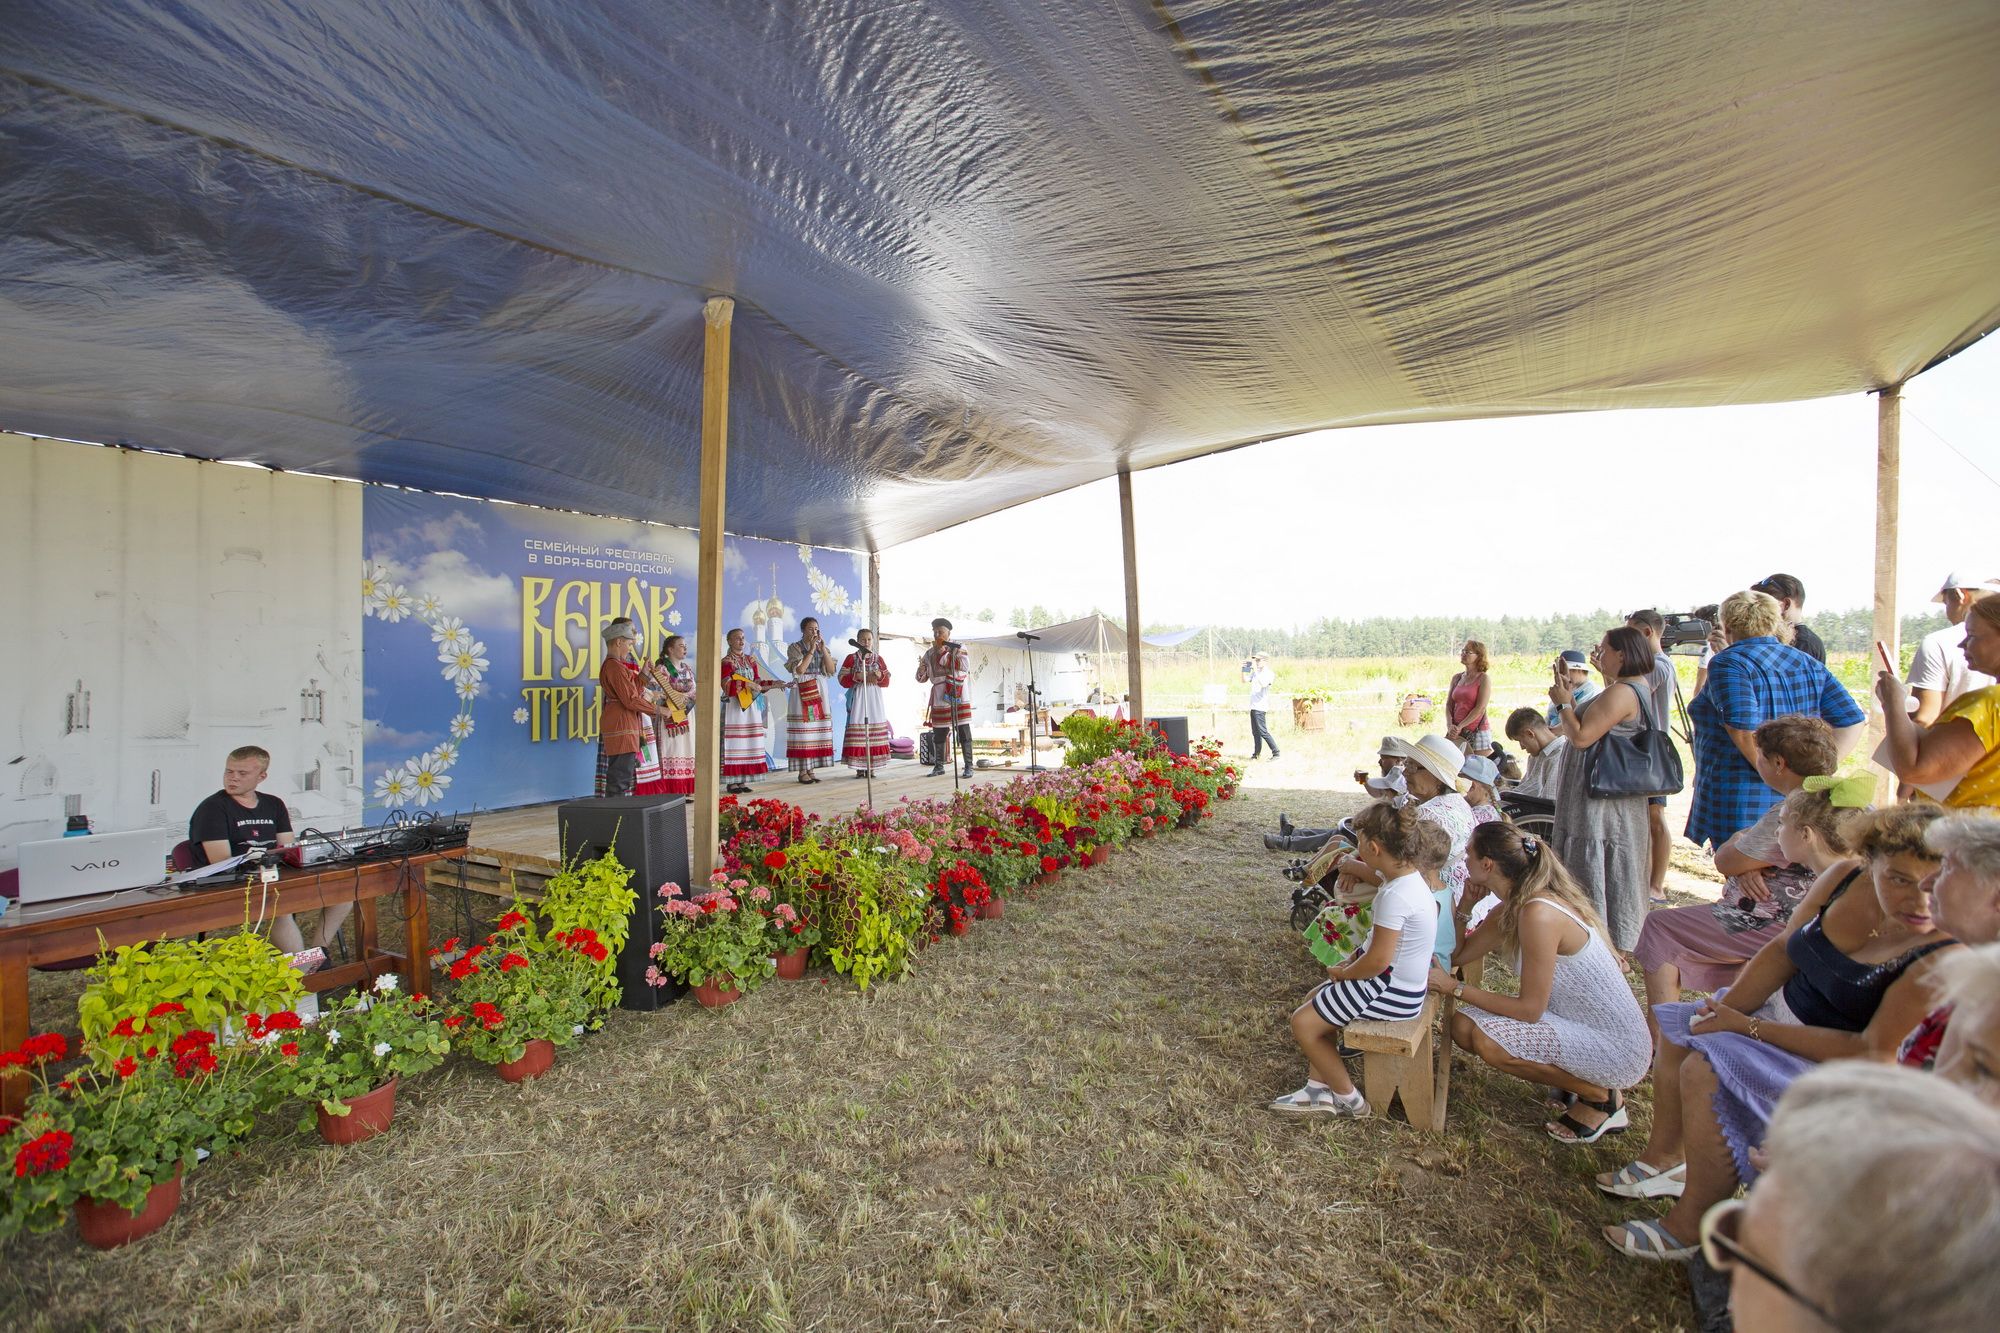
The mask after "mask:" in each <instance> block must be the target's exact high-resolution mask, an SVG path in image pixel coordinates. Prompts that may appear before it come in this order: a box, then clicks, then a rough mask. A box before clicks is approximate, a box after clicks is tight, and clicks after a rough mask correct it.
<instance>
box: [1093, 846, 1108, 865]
mask: <svg viewBox="0 0 2000 1333" xmlns="http://www.w3.org/2000/svg"><path fill="white" fill-rule="evenodd" d="M1110 859H1111V846H1110V844H1108V843H1099V844H1098V845H1097V846H1095V847H1093V848H1091V849H1090V863H1091V864H1092V865H1094V866H1101V865H1103V864H1104V863H1105V862H1106V861H1109V860H1110Z"/></svg>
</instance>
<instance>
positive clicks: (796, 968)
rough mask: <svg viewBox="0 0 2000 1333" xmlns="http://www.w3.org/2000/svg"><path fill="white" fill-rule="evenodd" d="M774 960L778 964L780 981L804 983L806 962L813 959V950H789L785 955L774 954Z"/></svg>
mask: <svg viewBox="0 0 2000 1333" xmlns="http://www.w3.org/2000/svg"><path fill="white" fill-rule="evenodd" d="M771 957H772V958H774V959H776V960H777V963H778V980H780V981H804V980H805V979H806V962H807V960H808V959H810V958H811V957H812V950H811V949H789V950H787V951H785V952H784V953H774V954H772V955H771Z"/></svg>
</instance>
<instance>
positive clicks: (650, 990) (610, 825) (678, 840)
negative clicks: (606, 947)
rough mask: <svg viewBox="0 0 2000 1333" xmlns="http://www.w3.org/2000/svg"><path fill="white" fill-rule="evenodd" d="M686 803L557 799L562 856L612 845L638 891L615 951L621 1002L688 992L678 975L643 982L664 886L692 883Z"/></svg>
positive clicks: (588, 856) (641, 1005)
mask: <svg viewBox="0 0 2000 1333" xmlns="http://www.w3.org/2000/svg"><path fill="white" fill-rule="evenodd" d="M686 807H687V798H686V797H684V796H601V797H595V798H592V799H590V800H582V801H565V802H564V803H563V804H562V805H560V806H558V807H556V830H557V833H558V836H559V838H560V844H559V845H560V846H561V847H562V856H563V860H564V861H565V862H569V861H572V860H584V861H589V860H593V859H595V858H596V857H598V856H601V855H603V854H604V852H605V851H606V849H609V850H611V851H614V852H616V853H618V859H619V861H621V862H623V863H624V865H625V867H626V869H628V870H630V871H632V872H633V873H632V888H633V889H634V891H636V892H637V893H638V895H639V898H638V901H637V902H635V903H634V904H633V905H632V920H631V924H630V927H629V928H628V929H627V931H626V934H625V947H624V948H623V949H621V950H620V951H619V953H618V968H617V976H618V990H619V999H618V1007H619V1008H621V1009H637V1010H641V1011H644V1012H650V1011H652V1010H654V1009H658V1008H660V1007H661V1006H662V1005H666V1004H671V1003H672V1002H673V1001H675V1000H678V999H679V998H680V997H681V996H683V995H685V994H686V993H687V987H686V986H684V985H682V984H681V983H680V982H678V981H669V982H668V983H667V984H666V985H664V986H661V987H657V988H655V987H652V986H649V985H647V984H646V969H647V968H648V967H650V966H651V965H652V961H653V957H652V950H653V946H654V945H655V944H657V943H658V942H659V939H660V899H659V892H660V886H661V885H662V884H668V883H672V884H678V885H680V886H681V887H682V888H690V887H691V886H689V884H688V877H689V875H690V874H692V873H693V872H692V869H691V862H690V860H689V857H688V838H687V809H686Z"/></svg>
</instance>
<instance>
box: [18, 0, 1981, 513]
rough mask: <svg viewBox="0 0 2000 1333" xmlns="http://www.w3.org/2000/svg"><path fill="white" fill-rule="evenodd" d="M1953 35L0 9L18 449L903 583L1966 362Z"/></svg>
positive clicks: (1162, 5) (241, 1) (744, 11)
mask: <svg viewBox="0 0 2000 1333" xmlns="http://www.w3.org/2000/svg"><path fill="white" fill-rule="evenodd" d="M1996 68H2000V6H1996V5H1995V4H1994V3H1993V2H1992V0H1930V2H1929V3H1925V4H1884V3H1882V2H1881V0H1827V3H1824V4H1818V5H1813V6H1808V7H1800V6H1798V5H1795V4H1791V3H1777V2H1776V0H1690V2H1689V3H1685V4H1677V5H1661V4H1657V3H1649V2H1648V0H1574V2H1572V3H1563V4H1519V3H1503V2H1500V0H1488V2H1487V3H1468V2H1467V0H1367V2H1366V3H1360V2H1359V0H1354V2H1351V3H1328V2H1325V0H1322V2H1320V3H1310V2H1307V0H1300V2H1299V3H1291V4H1268V5H1255V6H1244V5H1214V4H1205V3H1204V4H1194V3H1186V2H1184V0H1150V3H1142V0H1109V2H1108V3H1103V4H1046V3H1042V2H1041V0H929V2H928V3H909V4H896V5H883V4H880V3H878V2H877V0H821V2H819V3H814V4H810V5H716V4H713V3H710V2H709V0H626V2H624V3H620V2H618V0H594V2H593V0H567V2H566V3H563V4H558V5H530V6H521V5H505V4H471V3H458V4H434V3H429V2H428V0H344V2H343V3H342V4H339V5H325V4H314V3H307V2H306V0H290V2H289V3H287V2H286V0H234V2H233V3H232V2H230V0H202V2H201V3H172V2H170V0H93V2H92V3H90V4H75V3H68V2H65V0H15V3H11V4H8V5H6V6H4V7H0V181H4V184H3V185H0V238H4V239H0V354H4V361H5V364H6V366H7V372H6V374H5V375H4V376H0V428H11V429H15V430H23V431H30V432H37V433H44V434H54V435H62V436H70V437H78V438H85V439H96V440H103V441H114V442H115V441H129V442H132V443H135V444H139V445H144V446H150V447H158V448H163V449H170V450H179V451H184V452H187V453H190V454H195V455H198V456H203V457H217V458H231V459H242V460H249V461H254V462H259V463H264V464H268V465H270V466H274V467H282V468H288V469H304V470H313V471H319V472H325V473H332V474H336V475H343V476H351V477H357V478H361V479H363V480H369V481H379V482H389V483H396V484H402V485H410V486H417V487H424V488H430V489H442V490H452V491H461V492H467V493H470V494H475V495H479V496H483V497H488V498H496V499H502V500H511V501H520V502H526V503H532V504H541V505H548V506H554V507H561V508H574V509H581V510H586V511H593V512H600V513H607V514H615V515H621V516H630V517H637V518H646V519H654V520H659V521H664V522H671V523H681V524H691V523H693V522H694V521H695V520H696V517H697V514H696V496H697V490H698V485H697V483H698V474H697V464H698V453H699V442H698V441H699V410H700V380H701V355H702V353H701V349H702V327H703V325H702V317H701V306H702V303H703V301H704V300H705V298H707V297H708V296H710V295H711V294H718V293H720V294H726V295H730V296H732V297H734V298H735V299H736V302H737V306H736V322H735V331H734V341H733V347H734V366H733V396H732V400H731V404H730V436H731V442H732V444H731V459H730V486H729V526H730V527H731V529H732V530H734V531H737V532H741V533H744V534H748V535H754V536H762V537H778V538H784V539H788V540H796V541H801V542H811V543H817V544H824V545H836V546H849V547H867V548H871V549H877V548H880V547H882V546H885V545H891V544H894V543H895V542H898V541H901V540H904V539H907V538H910V537H914V536H918V535H921V534H924V533H927V532H931V531H934V530H936V529H938V528H940V527H944V526H947V525H950V524H952V523H956V522H959V521H962V520H964V519H967V518H971V517H973V516H976V515H979V514H982V513H987V512H990V511H992V510H995V509H999V508H1003V507H1006V506H1008V505H1012V504H1016V503H1019V502H1021V501H1025V500H1028V499H1032V498H1034V497H1037V496H1041V495H1045V494H1048V493H1051V492H1053V491H1057V490H1061V489H1064V488H1067V487H1070V486H1074V485H1077V484H1080V483H1083V482H1087V481H1091V480H1094V479H1098V478H1102V477H1105V476H1108V475H1111V474H1112V473H1114V472H1115V471H1117V470H1119V469H1120V468H1133V469H1137V468H1145V467H1152V466H1156V465H1159V464H1164V463H1169V462H1173V461H1175V460H1178V459H1185V458H1191V457H1194V456H1197V455H1200V454H1204V453H1208V452H1212V451H1215V450H1219V449H1226V448H1229V447H1231V446H1234V445H1239V444H1243V443H1247V442H1253V441H1256V440H1259V439H1264V438H1269V437H1272V436H1278V435H1283V434H1289V433H1295V432H1300V431H1307V430H1312V429H1315V428H1319V427H1331V426H1351V425H1361V424H1375V423H1384V422H1397V421H1423V420H1437V419H1444V418H1466V417H1482V416H1494V415H1501V414H1510V413H1526V412H1549V411H1569V410H1583V409H1599V408H1612V407H1643V406H1692V405H1706V404H1716V403H1731V402H1753V401H1771V400H1780V399H1792V398H1803V397H1810V396H1817V395H1824V394H1834V393H1841V392H1847V391H1853V390H1859V389H1866V388H1872V387H1879V386H1882V385H1885V384H1890V383H1895V382H1899V381H1901V380H1902V379H1904V378H1905V377H1907V376H1909V375H1911V374H1913V373H1914V372H1916V371H1918V370H1920V369H1922V368H1923V367H1924V366H1926V365H1927V364H1929V363H1931V362H1932V361H1934V360H1935V359H1936V358H1939V357H1941V356H1944V355H1947V354H1949V353H1951V352H1952V351H1954V350H1956V349H1958V348H1960V347H1963V346H1965V345H1966V344H1968V343H1969V342H1971V341H1973V340H1975V339H1976V338H1977V337H1978V336H1980V335H1981V334H1983V333H1984V332H1986V331H1987V330H1990V329H1991V328H1993V327H1994V326H1995V324H1996V323H2000V79H1996V78H1995V77H1994V75H1993V71H1994V70H1995V69H1996Z"/></svg>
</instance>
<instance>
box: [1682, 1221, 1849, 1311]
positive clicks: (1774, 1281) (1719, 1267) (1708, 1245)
mask: <svg viewBox="0 0 2000 1333" xmlns="http://www.w3.org/2000/svg"><path fill="white" fill-rule="evenodd" d="M1748 1207H1749V1204H1748V1203H1747V1202H1746V1201H1744V1200H1742V1199H1725V1200H1723V1201H1722V1202H1721V1203H1718V1204H1717V1205H1715V1207H1713V1208H1711V1209H1709V1210H1708V1211H1707V1212H1706V1213H1703V1214H1702V1218H1701V1257H1702V1261H1703V1262H1705V1263H1706V1264H1707V1265H1708V1266H1709V1267H1710V1268H1713V1269H1714V1270H1715V1271H1716V1272H1718V1273H1727V1272H1729V1271H1730V1270H1731V1269H1733V1268H1735V1267H1736V1266H1737V1265H1739V1264H1740V1265H1742V1266H1743V1267H1745V1268H1747V1269H1749V1270H1750V1271H1751V1272H1753V1273H1755V1274H1756V1275H1757V1276H1758V1277H1760V1278H1763V1279H1764V1281H1766V1282H1768V1283H1770V1284H1771V1285H1772V1286H1774V1287H1776V1288H1777V1289H1778V1290H1779V1291H1781V1292H1783V1293H1784V1294H1785V1295H1786V1296H1788V1297H1790V1298H1791V1299H1792V1300H1794V1301H1796V1302H1798V1304H1799V1305H1801V1306H1803V1307H1804V1308H1806V1309H1807V1310H1810V1311H1812V1313H1813V1314H1814V1315H1815V1316H1817V1317H1818V1318H1819V1319H1820V1320H1822V1321H1823V1322H1824V1323H1825V1324H1826V1325H1827V1327H1829V1328H1837V1329H1845V1328H1846V1327H1847V1326H1846V1325H1845V1324H1843V1323H1841V1322H1840V1321H1839V1320H1838V1319H1835V1318H1834V1317H1833V1316H1832V1315H1830V1314H1828V1313H1827V1312H1826V1310H1825V1308H1824V1307H1822V1306H1821V1305H1819V1304H1818V1303H1817V1302H1815V1301H1812V1300H1809V1299H1807V1297H1806V1296H1805V1295H1803V1294H1802V1293H1801V1292H1800V1291H1799V1289H1798V1288H1797V1287H1794V1286H1793V1285H1792V1284H1791V1283H1790V1282H1788V1281H1786V1280H1785V1279H1784V1278H1782V1277H1780V1276H1778V1270H1777V1269H1775V1268H1772V1267H1771V1266H1770V1265H1769V1264H1767V1263H1765V1262H1764V1261H1763V1260H1762V1259H1759V1258H1758V1257H1757V1256H1756V1255H1754V1254H1752V1253H1750V1251H1748V1250H1746V1249H1744V1248H1743V1242H1742V1241H1741V1240H1740V1239H1738V1237H1739V1235H1740V1233H1741V1231H1742V1228H1743V1213H1744V1210H1745V1209H1747V1208H1748Z"/></svg>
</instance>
